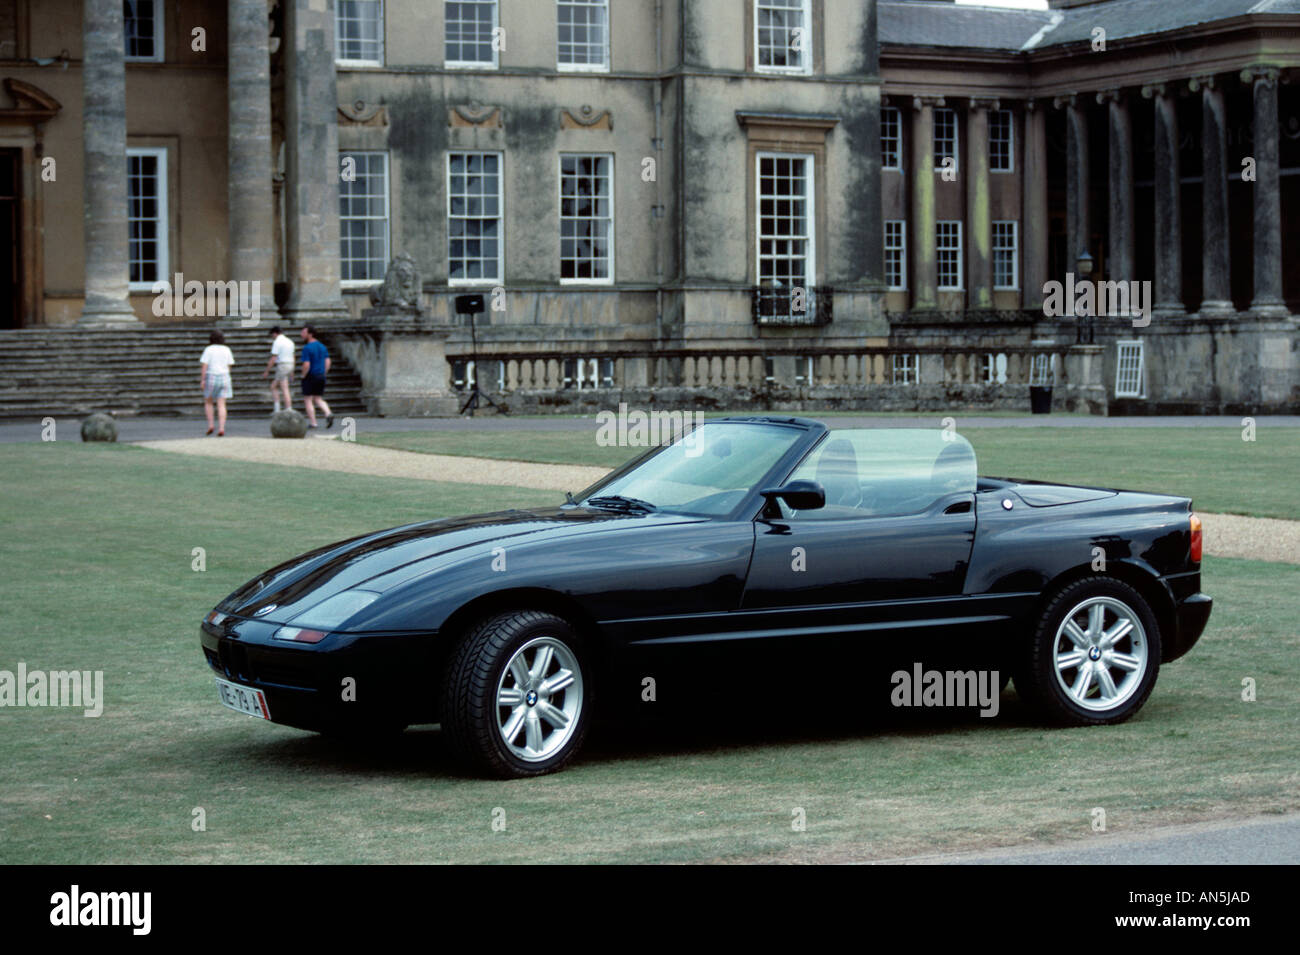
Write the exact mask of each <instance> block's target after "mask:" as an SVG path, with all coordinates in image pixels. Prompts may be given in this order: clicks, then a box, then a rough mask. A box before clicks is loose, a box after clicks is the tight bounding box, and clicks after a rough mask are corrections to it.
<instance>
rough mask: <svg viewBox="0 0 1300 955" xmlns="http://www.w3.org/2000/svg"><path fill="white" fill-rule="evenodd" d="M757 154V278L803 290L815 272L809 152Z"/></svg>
mask: <svg viewBox="0 0 1300 955" xmlns="http://www.w3.org/2000/svg"><path fill="white" fill-rule="evenodd" d="M757 159H758V181H757V184H758V224H757V229H758V243H757V246H758V284H759V285H766V286H774V287H777V288H802V289H805V290H806V289H807V288H808V287H809V286H810V285H812V284H813V281H814V279H815V276H816V261H815V242H814V239H813V180H812V173H813V157H812V156H791V155H784V154H780V153H759V154H758V156H757ZM808 310H809V311H812V310H813V309H812V306H811V303H808Z"/></svg>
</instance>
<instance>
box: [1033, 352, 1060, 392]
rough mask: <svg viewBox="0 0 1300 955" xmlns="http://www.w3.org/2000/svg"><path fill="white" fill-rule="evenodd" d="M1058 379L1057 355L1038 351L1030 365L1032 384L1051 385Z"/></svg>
mask: <svg viewBox="0 0 1300 955" xmlns="http://www.w3.org/2000/svg"><path fill="white" fill-rule="evenodd" d="M1055 380H1056V356H1055V355H1052V354H1049V353H1048V352H1038V353H1037V354H1036V355H1034V359H1033V362H1032V363H1031V364H1030V366H1029V383H1030V384H1031V385H1042V386H1050V385H1051V384H1052V383H1053V382H1054V381H1055Z"/></svg>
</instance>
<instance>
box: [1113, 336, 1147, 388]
mask: <svg viewBox="0 0 1300 955" xmlns="http://www.w3.org/2000/svg"><path fill="white" fill-rule="evenodd" d="M1115 345H1116V347H1117V348H1118V349H1119V355H1118V358H1119V360H1118V361H1117V362H1116V365H1115V397H1116V398H1145V397H1146V374H1145V372H1146V369H1145V365H1144V360H1143V359H1144V356H1143V343H1142V342H1140V341H1122V342H1116V343H1115Z"/></svg>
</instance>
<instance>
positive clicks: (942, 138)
mask: <svg viewBox="0 0 1300 955" xmlns="http://www.w3.org/2000/svg"><path fill="white" fill-rule="evenodd" d="M945 159H951V160H952V168H953V169H956V168H957V165H958V164H957V111H956V110H955V109H936V110H935V111H934V169H935V172H941V171H942V170H943V168H944V160H945Z"/></svg>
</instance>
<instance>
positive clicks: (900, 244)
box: [885, 219, 907, 291]
mask: <svg viewBox="0 0 1300 955" xmlns="http://www.w3.org/2000/svg"><path fill="white" fill-rule="evenodd" d="M885 283H886V284H887V285H888V286H889V288H890V289H891V290H894V291H899V290H901V289H905V288H907V223H906V222H904V221H903V220H902V219H886V220H885Z"/></svg>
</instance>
